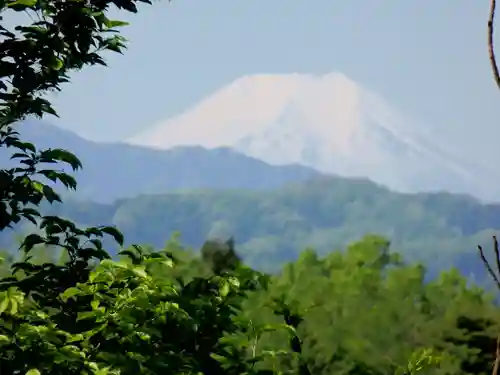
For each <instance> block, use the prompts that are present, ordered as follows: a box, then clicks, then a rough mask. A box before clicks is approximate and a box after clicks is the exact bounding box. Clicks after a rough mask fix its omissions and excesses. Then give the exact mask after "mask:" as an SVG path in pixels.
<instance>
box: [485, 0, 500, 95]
mask: <svg viewBox="0 0 500 375" xmlns="http://www.w3.org/2000/svg"><path fill="white" fill-rule="evenodd" d="M496 3H497V2H496V0H491V2H490V16H489V18H488V53H489V56H490V64H491V69H492V71H493V79H494V80H495V82H496V84H497V86H498V88H499V89H500V73H499V71H498V65H497V61H496V57H495V42H494V34H495V11H496V5H497V4H496Z"/></svg>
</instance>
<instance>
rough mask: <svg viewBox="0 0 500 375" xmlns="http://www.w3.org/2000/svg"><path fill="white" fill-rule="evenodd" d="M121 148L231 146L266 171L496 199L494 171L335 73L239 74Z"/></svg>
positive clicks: (368, 91)
mask: <svg viewBox="0 0 500 375" xmlns="http://www.w3.org/2000/svg"><path fill="white" fill-rule="evenodd" d="M128 142H129V143H131V144H137V145H144V146H149V147H155V148H158V149H169V148H171V147H176V146H180V145H201V146H204V147H207V148H216V147H221V146H224V147H231V148H233V149H235V150H237V151H239V152H242V153H244V154H246V155H248V156H252V157H255V158H258V159H261V160H263V161H265V162H268V163H270V164H273V165H283V164H290V163H297V164H301V165H305V166H309V167H312V168H314V169H317V170H319V171H321V172H323V173H328V174H338V175H341V176H345V177H366V178H369V179H371V180H372V181H375V182H377V183H381V184H383V185H386V186H388V187H390V188H391V189H394V190H397V191H402V192H419V191H437V190H446V191H451V192H456V193H469V194H473V195H475V196H478V197H480V198H482V199H487V200H495V199H500V196H499V195H498V192H497V189H496V185H497V182H498V181H500V175H499V174H498V172H497V171H491V170H489V169H488V168H487V167H486V166H484V165H479V164H477V163H473V162H471V161H470V160H469V158H468V155H466V154H462V152H461V151H456V150H454V149H453V145H449V144H447V140H438V139H437V138H436V137H435V136H434V134H433V132H432V128H430V127H427V128H424V127H423V126H422V125H421V124H418V123H416V122H415V121H413V120H411V119H409V118H407V116H405V115H403V114H401V113H400V112H399V111H398V110H397V109H395V108H393V107H392V106H391V105H390V104H389V103H388V102H387V101H386V100H384V99H383V98H381V97H380V96H379V95H377V94H376V93H374V92H372V91H370V90H367V89H366V88H364V87H362V86H361V85H360V84H358V83H357V82H354V81H353V80H351V79H349V78H348V77H346V76H344V75H342V74H340V73H331V74H326V75H322V76H313V75H307V74H281V75H280V74H276V75H273V74H256V75H250V76H244V77H241V78H239V79H237V80H235V81H234V82H232V83H230V84H228V85H227V86H225V87H222V88H221V89H219V90H217V91H216V92H215V93H213V94H212V95H209V96H207V97H206V98H205V99H203V100H202V101H201V102H199V103H198V104H196V105H194V106H193V107H192V108H190V109H189V110H187V111H186V112H184V113H181V114H180V115H178V116H175V117H172V118H169V119H166V120H165V121H162V122H160V123H158V124H157V125H156V126H153V127H151V128H149V129H147V130H146V131H143V132H141V133H139V134H137V135H136V136H135V137H132V138H131V139H129V140H128Z"/></svg>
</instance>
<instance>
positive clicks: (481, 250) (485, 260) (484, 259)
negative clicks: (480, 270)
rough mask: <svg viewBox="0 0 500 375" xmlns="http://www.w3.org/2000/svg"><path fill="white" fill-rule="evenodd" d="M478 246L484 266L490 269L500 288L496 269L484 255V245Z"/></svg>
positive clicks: (489, 271)
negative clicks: (494, 269)
mask: <svg viewBox="0 0 500 375" xmlns="http://www.w3.org/2000/svg"><path fill="white" fill-rule="evenodd" d="M477 248H478V249H479V256H480V257H481V260H482V261H483V263H484V266H485V267H486V269H487V270H488V273H489V274H490V276H491V278H492V279H493V280H494V281H495V284H496V285H497V288H498V289H500V280H498V277H497V275H496V274H495V271H493V268H491V266H490V262H488V260H487V259H486V257H485V256H484V251H483V248H482V246H479V245H478V246H477Z"/></svg>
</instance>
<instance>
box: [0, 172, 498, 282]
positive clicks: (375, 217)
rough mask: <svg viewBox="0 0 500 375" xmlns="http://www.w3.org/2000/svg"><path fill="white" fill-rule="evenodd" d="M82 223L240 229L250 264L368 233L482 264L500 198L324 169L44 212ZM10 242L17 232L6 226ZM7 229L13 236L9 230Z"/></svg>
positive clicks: (150, 231) (129, 229)
mask: <svg viewBox="0 0 500 375" xmlns="http://www.w3.org/2000/svg"><path fill="white" fill-rule="evenodd" d="M47 212H48V213H57V214H61V215H63V216H66V217H69V218H71V219H73V220H75V221H76V222H78V223H80V224H83V225H95V224H103V225H104V224H116V225H118V227H119V228H120V229H121V230H122V231H123V232H124V234H125V236H126V242H127V243H139V244H152V245H154V246H155V247H159V246H163V245H164V243H165V241H166V240H167V239H168V238H169V237H170V236H171V234H172V233H173V232H175V231H179V232H180V233H181V235H182V242H183V243H184V244H187V245H189V246H193V247H199V246H200V245H201V244H202V243H203V242H204V241H205V240H206V239H207V238H208V237H222V238H224V237H229V236H234V238H235V240H236V243H237V245H238V249H239V251H240V253H241V254H242V256H243V257H244V258H245V260H246V261H247V262H249V263H250V264H251V265H253V266H256V267H259V268H262V269H265V270H275V269H277V268H278V267H279V266H280V265H282V264H283V262H285V261H288V260H292V259H296V258H297V256H298V254H299V253H300V252H301V251H302V250H304V249H305V248H306V247H308V246H310V247H313V248H315V249H316V250H317V251H318V252H319V253H320V254H325V253H328V252H330V251H332V250H335V249H339V248H341V247H343V246H344V245H346V244H348V243H350V242H352V241H354V240H357V239H359V238H361V237H362V236H364V235H365V234H369V233H374V234H379V235H383V236H385V237H387V238H388V239H390V240H391V242H392V248H393V249H394V250H395V251H398V252H401V253H403V254H404V255H405V257H406V258H407V259H416V260H423V261H425V262H426V263H427V264H428V265H430V266H431V267H432V268H439V269H441V268H443V269H447V268H449V267H450V266H451V265H456V266H458V267H459V268H460V269H461V270H463V271H464V272H467V273H469V272H474V273H477V272H480V273H482V272H483V268H482V265H481V264H480V262H479V259H478V257H477V251H476V249H477V244H485V245H486V246H489V243H490V241H491V235H492V234H493V231H492V230H494V229H496V230H497V229H500V205H498V204H490V205H482V204H480V203H479V202H477V201H476V200H474V199H472V198H470V197H466V196H458V195H452V194H448V193H432V194H415V195H409V194H399V193H394V192H392V191H390V190H388V189H385V188H383V187H380V186H377V185H375V184H373V183H372V182H369V181H367V180H361V179H360V180H352V179H343V178H335V177H322V178H318V179H314V180H311V181H309V182H306V183H295V184H291V185H287V186H285V187H283V188H280V189H276V190H272V191H244V190H185V191H176V192H171V193H168V194H163V195H144V196H140V197H137V198H133V199H125V200H119V201H116V202H115V203H114V204H109V205H107V204H96V203H90V202H85V203H81V202H80V203H79V202H66V203H64V204H63V205H55V206H52V207H50V208H49V209H48V210H47ZM2 236H3V238H2V246H5V247H8V246H9V247H10V246H11V245H12V243H11V242H10V241H11V239H12V234H11V233H10V234H7V233H4V234H2ZM7 236H10V237H7Z"/></svg>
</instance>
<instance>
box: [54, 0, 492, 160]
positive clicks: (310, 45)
mask: <svg viewBox="0 0 500 375" xmlns="http://www.w3.org/2000/svg"><path fill="white" fill-rule="evenodd" d="M488 3H489V2H488V1H487V0H482V1H479V0H440V1H430V0H420V1H402V0H343V1H341V0H315V1H305V0H272V1H269V0H266V1H264V0H246V1H235V0H204V1H200V0H196V1H195V0H174V1H173V2H172V3H167V2H166V1H160V2H157V3H155V4H154V5H153V6H143V7H141V10H140V12H139V13H138V14H137V15H130V16H129V15H127V16H126V17H125V19H127V20H128V21H130V22H131V25H130V26H128V27H126V28H125V29H124V35H125V36H126V37H128V38H129V49H128V50H127V51H126V52H125V55H124V56H121V55H111V56H110V57H109V59H108V61H109V67H108V68H91V69H88V70H86V71H84V72H81V73H78V74H76V75H75V76H74V78H73V81H72V83H70V84H68V85H66V86H65V88H64V90H63V92H62V93H59V94H58V95H57V97H56V98H55V103H56V106H57V107H56V108H57V109H58V111H59V113H60V115H61V119H60V120H54V121H53V122H55V123H58V124H61V125H63V126H65V127H67V128H69V129H72V130H74V131H76V132H77V133H79V134H81V135H83V136H85V137H87V138H90V139H95V140H119V139H124V138H127V137H129V136H131V135H132V134H135V133H137V132H139V131H141V130H143V129H145V128H147V127H148V126H151V125H153V124H155V123H156V122H158V121H159V120H162V119H165V118H167V117H169V116H172V115H175V114H177V113H179V112H181V111H182V110H184V109H186V108H188V107H189V106H191V105H192V104H194V103H195V102H197V101H198V100H199V99H201V98H202V97H204V96H205V95H208V94H210V93H211V92H213V91H214V90H216V89H217V88H219V87H220V86H222V85H225V84H227V83H229V82H230V81H232V80H233V79H235V78H237V77H239V76H241V75H244V74H250V73H273V72H274V73H289V72H304V73H326V72H331V71H340V72H342V73H344V74H346V75H347V76H349V77H350V78H352V79H354V80H356V81H358V82H360V83H361V84H362V85H364V86H366V87H368V88H371V89H373V90H374V91H376V92H378V93H379V94H382V95H383V96H384V97H385V98H386V99H388V101H389V102H391V103H392V104H393V105H395V106H396V107H398V108H400V109H402V110H403V111H405V112H406V113H407V114H409V115H410V116H411V117H412V118H414V119H416V120H420V121H422V122H424V123H427V124H429V125H431V126H433V127H435V128H436V132H439V133H440V134H444V135H447V136H449V137H450V139H452V140H453V141H454V142H456V144H457V145H459V146H460V147H469V148H468V150H469V152H479V150H482V149H483V150H485V152H486V153H488V152H490V153H491V155H493V149H492V147H493V146H494V142H493V138H495V137H498V136H499V135H500V123H499V119H500V92H499V91H498V90H497V89H496V87H495V85H494V82H493V80H492V78H491V73H490V68H489V65H488V59H487V50H486V19H487V15H488V6H489V4H488ZM119 17H120V18H121V19H123V17H121V16H119ZM499 29H500V27H499ZM498 38H499V40H500V35H499V37H498ZM471 129H473V130H472V131H471ZM488 150H489V151H488ZM495 153H496V152H495Z"/></svg>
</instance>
